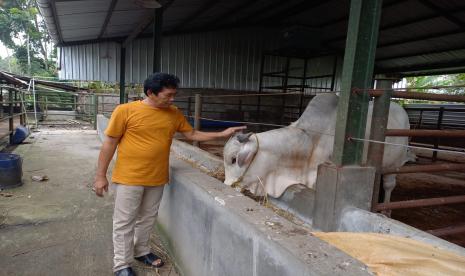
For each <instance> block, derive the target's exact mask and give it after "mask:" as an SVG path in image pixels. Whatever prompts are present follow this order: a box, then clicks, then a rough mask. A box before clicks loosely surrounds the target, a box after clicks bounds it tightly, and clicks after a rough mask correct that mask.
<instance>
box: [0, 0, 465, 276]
mask: <svg viewBox="0 0 465 276" xmlns="http://www.w3.org/2000/svg"><path fill="white" fill-rule="evenodd" d="M36 3H37V11H38V13H40V15H41V16H42V18H43V22H39V23H44V28H46V29H47V32H48V36H50V39H51V40H52V41H53V43H54V45H53V49H54V50H56V57H55V55H53V56H51V59H52V60H53V61H54V62H55V63H56V68H57V71H56V74H55V75H53V76H35V75H33V74H28V73H25V72H22V73H12V72H7V71H5V69H4V68H3V69H2V70H1V71H0V87H1V90H0V106H1V107H2V108H1V109H0V111H1V113H0V126H1V128H0V137H1V138H0V140H1V143H0V145H1V146H2V147H4V149H3V152H2V154H6V155H8V156H13V155H18V156H20V157H21V158H22V160H23V161H22V162H20V163H21V164H20V165H21V170H22V172H21V173H22V178H21V184H22V185H21V186H19V187H15V188H13V187H11V189H8V190H1V191H0V241H1V242H0V252H1V254H0V255H1V257H0V266H1V267H2V271H3V272H5V273H7V274H11V275H19V274H20V275H49V274H56V275H70V274H73V275H107V274H108V275H109V274H110V273H111V267H112V252H113V250H112V235H111V228H112V210H113V207H114V200H113V199H114V197H115V191H114V190H113V188H114V187H115V186H116V185H110V189H109V193H107V194H105V197H104V198H103V199H102V198H98V197H96V195H95V193H94V192H93V186H94V182H95V180H94V179H95V175H96V166H95V164H96V163H97V160H98V158H99V152H100V150H101V145H102V142H104V141H105V139H107V137H106V136H105V130H106V128H107V126H108V124H109V121H110V119H111V116H112V113H113V111H114V110H115V108H116V107H117V106H118V105H123V104H126V103H130V102H135V101H145V100H146V99H147V96H148V94H147V91H144V90H147V87H146V86H147V85H144V82H145V80H146V78H147V77H148V76H149V75H151V74H152V73H156V72H164V73H169V74H173V75H175V76H177V78H178V79H179V84H180V85H179V87H178V88H177V94H176V97H174V100H173V102H172V103H173V105H175V106H176V108H177V109H179V110H180V111H181V112H182V113H183V114H184V116H185V118H186V119H187V121H188V122H189V123H190V124H191V125H192V126H193V128H194V131H195V130H200V131H219V130H223V129H225V128H228V127H234V126H242V125H246V126H247V130H246V131H244V133H241V134H237V135H234V136H231V137H230V138H227V139H226V138H225V139H219V140H216V141H213V142H198V143H193V142H189V141H187V139H185V138H186V136H183V135H182V133H178V134H174V132H173V133H171V132H170V137H169V139H170V142H172V143H171V151H170V158H169V164H166V165H167V166H166V168H169V177H170V179H169V185H165V186H164V190H163V198H162V200H161V204H160V209H159V211H158V214H157V215H158V217H157V219H156V223H155V230H154V231H153V232H152V236H151V239H150V247H151V250H153V251H154V252H157V253H158V254H160V256H162V258H163V259H164V260H166V266H165V267H164V268H162V269H160V270H156V269H154V268H153V267H148V266H142V265H140V266H138V265H135V266H134V268H135V270H136V272H137V275H139V276H141V275H142V276H144V275H147V276H148V275H154V274H155V275H163V276H170V275H188V276H205V275H226V276H229V275H244V276H249V275H253V276H275V275H276V276H278V275H279V276H281V275H283V276H284V275H292V276H294V275H357V276H359V275H402V276H403V275H415V274H416V275H429V274H432V275H464V274H465V238H464V237H465V235H464V234H465V216H464V214H465V143H464V141H465V139H464V138H465V117H464V115H465V105H464V102H465V94H464V92H465V83H464V79H463V74H464V73H465V36H464V33H465V20H464V18H465V4H464V3H463V1H458V0H447V1H431V0H376V1H373V0H350V1H339V0H327V1H321V0H288V1H276V0H259V1H248V0H237V1H227V0H216V1H212V0H196V1H192V0H143V1H139V0H137V1H123V0H73V1H65V0H36ZM2 8H3V7H2ZM28 43H29V42H28ZM430 77H431V78H432V79H435V80H436V79H439V80H442V81H443V82H442V83H445V84H438V85H436V84H434V83H432V84H429V83H428V84H423V83H421V82H419V81H417V80H418V79H428V78H430ZM452 77H454V78H452ZM450 79H454V81H453V82H452V81H449V80H450ZM144 86H145V87H144ZM152 92H153V91H152ZM155 96H156V95H155ZM148 101H150V100H148ZM145 103H147V102H145ZM181 117H182V116H179V118H181ZM388 118H389V120H390V121H391V122H392V120H391V119H394V121H395V123H396V124H395V127H391V126H388V121H389V120H388ZM170 123H171V122H170ZM407 124H408V125H410V127H408V126H406V125H407ZM124 127H125V126H124ZM21 130H24V131H25V132H27V134H26V135H25V136H26V137H22V138H23V140H21V141H20V142H18V143H16V142H15V136H16V135H19V134H21ZM192 133H195V132H192ZM171 138H173V139H172V141H171ZM121 139H125V138H124V137H122V138H121ZM400 140H401V141H404V142H405V143H404V142H402V143H401V142H399V143H397V142H392V141H400ZM225 149H226V150H225ZM392 149H395V150H392ZM118 150H121V148H119V149H118ZM123 150H124V149H123ZM395 151H396V152H395ZM389 153H392V155H389ZM128 154H129V155H130V154H133V152H129V153H128ZM118 155H119V156H122V155H121V154H119V153H118ZM118 155H115V156H114V157H113V161H112V163H111V165H110V167H109V174H108V176H110V174H111V173H112V170H113V166H114V163H115V162H116V159H117V158H118ZM386 156H388V157H386ZM386 160H388V161H389V162H391V161H392V162H391V163H392V164H398V165H395V166H391V167H388V166H385V165H384V161H386ZM2 162H3V160H2V159H1V158H0V172H2V170H3V169H4V165H3V164H4V163H2ZM167 162H168V161H167ZM168 165H169V166H168ZM0 176H1V174H0ZM38 179H40V180H38ZM0 182H1V181H0ZM0 184H3V183H0ZM2 187H3V186H2ZM2 189H3V188H2ZM391 192H392V193H391ZM25 263H27V264H29V263H30V265H24V264H25ZM0 274H1V272H0Z"/></svg>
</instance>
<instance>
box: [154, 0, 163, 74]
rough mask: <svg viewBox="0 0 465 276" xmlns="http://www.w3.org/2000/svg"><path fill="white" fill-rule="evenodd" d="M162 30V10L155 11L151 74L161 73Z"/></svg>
mask: <svg viewBox="0 0 465 276" xmlns="http://www.w3.org/2000/svg"><path fill="white" fill-rule="evenodd" d="M162 29H163V8H159V9H155V20H154V22H153V72H154V73H155V72H160V71H161V39H162Z"/></svg>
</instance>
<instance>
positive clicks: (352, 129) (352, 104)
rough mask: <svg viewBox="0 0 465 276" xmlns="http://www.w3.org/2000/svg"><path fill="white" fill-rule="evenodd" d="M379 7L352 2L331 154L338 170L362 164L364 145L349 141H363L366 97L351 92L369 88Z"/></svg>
mask: <svg viewBox="0 0 465 276" xmlns="http://www.w3.org/2000/svg"><path fill="white" fill-rule="evenodd" d="M381 7H382V1H381V0H379V1H372V0H352V1H351V5H350V14H349V26H348V30H347V41H346V50H345V54H344V65H343V69H342V82H341V90H342V92H341V95H340V97H339V104H338V110H337V121H336V135H335V138H334V150H333V162H334V163H335V164H336V165H338V166H342V165H350V164H360V162H361V160H362V154H363V143H360V142H357V141H353V140H349V139H348V138H350V137H354V138H363V137H364V134H365V128H366V116H367V111H368V101H369V96H368V93H367V92H361V93H353V89H354V88H368V87H371V86H372V79H373V68H374V62H375V53H376V43H377V40H378V29H379V21H380V17H381Z"/></svg>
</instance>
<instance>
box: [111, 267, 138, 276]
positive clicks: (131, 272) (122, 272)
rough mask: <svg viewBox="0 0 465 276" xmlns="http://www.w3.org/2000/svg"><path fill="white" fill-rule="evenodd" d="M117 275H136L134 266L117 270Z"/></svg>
mask: <svg viewBox="0 0 465 276" xmlns="http://www.w3.org/2000/svg"><path fill="white" fill-rule="evenodd" d="M115 276H136V273H135V272H134V270H132V268H130V267H126V268H123V269H120V270H118V271H116V272H115Z"/></svg>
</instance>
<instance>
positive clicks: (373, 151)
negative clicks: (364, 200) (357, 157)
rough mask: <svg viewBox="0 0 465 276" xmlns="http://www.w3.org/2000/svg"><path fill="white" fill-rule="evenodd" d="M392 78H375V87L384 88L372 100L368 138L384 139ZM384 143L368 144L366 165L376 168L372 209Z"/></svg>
mask: <svg viewBox="0 0 465 276" xmlns="http://www.w3.org/2000/svg"><path fill="white" fill-rule="evenodd" d="M392 83H393V79H392V78H387V77H386V76H381V77H380V78H378V79H377V80H376V88H377V89H385V92H384V93H383V95H382V96H381V97H377V98H375V100H374V101H373V113H372V116H371V126H370V139H371V140H376V141H383V142H384V141H385V138H386V135H385V133H386V128H387V122H388V118H389V108H390V106H391V95H392ZM383 156H384V145H383V144H378V143H376V144H375V143H370V144H369V145H368V155H367V165H368V166H371V167H374V168H375V169H376V174H375V183H374V187H373V196H372V203H371V206H372V210H374V207H375V206H376V204H378V199H379V194H380V191H381V166H382V165H383Z"/></svg>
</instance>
